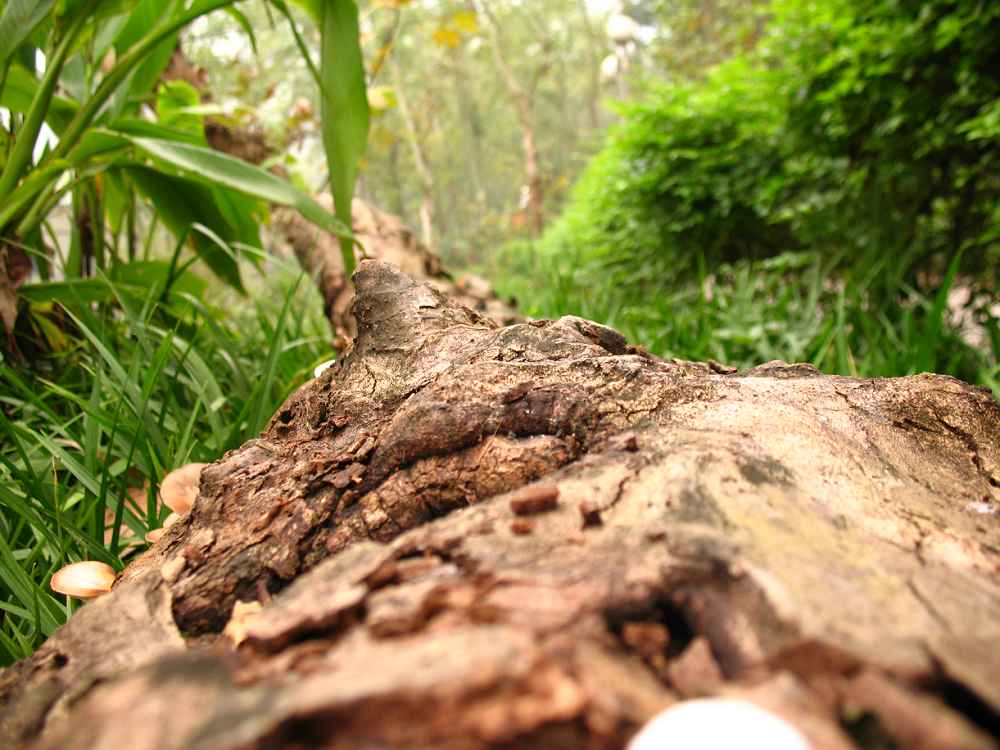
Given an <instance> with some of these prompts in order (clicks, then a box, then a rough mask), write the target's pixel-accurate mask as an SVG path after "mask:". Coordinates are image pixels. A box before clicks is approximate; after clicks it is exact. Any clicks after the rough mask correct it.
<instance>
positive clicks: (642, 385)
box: [0, 261, 1000, 750]
mask: <svg viewBox="0 0 1000 750" xmlns="http://www.w3.org/2000/svg"><path fill="white" fill-rule="evenodd" d="M356 285H357V299H356V301H355V303H354V314H355V317H356V319H357V321H358V336H357V339H356V340H355V343H354V345H353V348H352V349H351V350H350V351H349V352H348V353H347V354H346V355H345V356H344V357H343V358H342V359H341V360H339V362H338V363H337V364H336V365H335V366H334V367H333V368H331V369H330V370H328V371H327V372H326V373H324V374H323V375H322V376H321V377H320V378H318V379H316V380H314V381H311V382H309V383H307V384H306V385H304V386H303V387H302V388H301V389H299V390H298V391H297V392H296V393H295V394H293V395H292V396H291V397H290V398H289V399H288V401H287V402H286V403H285V404H284V405H283V406H282V408H281V409H280V410H279V411H278V412H277V414H275V416H274V418H273V419H272V421H271V422H270V424H269V426H268V427H267V429H266V430H265V431H264V432H263V434H262V435H261V436H260V437H259V438H258V439H255V440H252V441H250V442H249V443H247V444H246V445H244V446H243V447H241V448H239V449H238V450H235V451H232V452H230V453H229V454H227V455H226V456H225V457H224V458H223V459H222V460H220V461H218V462H217V463H215V464H213V465H211V466H210V467H208V468H207V469H205V471H204V472H203V474H202V479H201V486H200V492H199V496H198V499H197V501H196V503H195V505H194V508H193V510H192V512H191V513H190V515H188V516H187V517H186V518H185V519H184V520H183V521H182V522H180V523H178V524H176V525H174V526H172V527H170V528H169V529H168V530H167V532H166V534H165V535H164V536H163V538H162V539H161V540H160V541H159V542H158V543H157V544H156V545H154V546H153V547H152V548H151V549H150V550H149V551H148V552H146V553H145V554H144V555H143V556H142V557H141V558H140V559H138V560H137V561H135V562H134V563H133V564H132V565H131V566H129V568H128V569H126V571H125V572H124V573H123V574H122V575H121V576H120V578H119V580H118V581H117V583H116V585H115V588H114V590H113V591H111V592H110V593H109V594H107V595H105V596H103V597H102V598H100V599H97V600H96V601H94V602H93V603H90V604H87V605H86V606H84V607H83V608H82V609H81V610H80V611H79V612H77V613H76V614H75V615H74V616H73V617H72V618H71V620H70V621H69V623H68V624H67V625H66V626H64V627H63V628H62V629H61V630H59V631H58V632H57V633H56V634H55V635H54V636H53V637H52V638H50V639H49V640H48V641H47V642H46V644H45V645H44V646H43V647H42V648H41V649H40V650H39V651H38V652H37V653H36V654H35V655H34V656H32V657H31V658H30V659H27V660H25V661H22V662H20V663H18V664H16V665H14V666H13V667H11V668H9V669H7V670H6V671H5V672H4V673H2V675H0V746H2V747H32V748H69V749H72V748H87V749H88V750H93V749H95V748H105V747H107V748H117V747H127V748H130V750H143V749H144V748H157V749H167V748H185V749H189V750H197V749H207V748H213V749H215V748H219V749H222V750H230V749H233V750H235V749H236V748H299V747H309V748H313V747H323V748H386V747H391V748H414V749H415V748H431V747H433V748H455V749H458V748H463V749H464V748H469V749H473V748H595V749H596V748H620V747H622V746H624V744H625V743H626V742H627V740H628V738H629V737H630V736H631V735H632V734H633V733H634V732H635V731H636V730H637V729H638V728H639V727H640V726H641V725H642V724H643V723H644V722H646V721H647V720H648V719H649V718H650V717H651V716H653V715H654V714H655V713H656V712H657V711H659V710H660V709H662V708H664V707H665V706H668V705H670V704H671V703H673V702H675V701H678V700H680V699H683V698H688V697H693V696H700V695H736V696H742V697H744V698H746V699H748V700H750V701H752V702H754V703H757V704H758V705H760V706H763V707H765V708H767V709H768V710H770V711H772V712H774V713H776V714H778V715H779V716H782V717H783V718H785V719H786V720H787V721H790V722H791V723H792V724H794V725H795V726H796V727H798V728H799V730H800V731H801V732H802V733H803V734H804V736H806V737H807V738H808V740H809V741H810V743H811V744H812V745H813V747H815V748H820V749H826V748H831V749H832V748H848V747H854V746H858V745H860V746H871V747H886V746H888V745H887V744H886V743H887V742H890V743H892V744H894V745H895V746H897V747H904V748H910V747H912V748H980V747H982V748H988V747H995V746H996V742H995V735H996V733H997V731H998V727H1000V721H998V716H1000V680H998V676H1000V649H998V648H997V644H998V643H1000V584H998V577H997V572H998V566H1000V515H998V512H997V511H998V508H1000V408H998V405H997V403H996V402H995V401H994V400H993V398H992V397H991V395H990V394H989V393H988V392H987V391H985V390H982V389H977V388H973V387H971V386H968V385H965V384H963V383H961V382H959V381H956V380H954V379H951V378H947V377H943V376H934V375H921V376H916V377H908V378H898V379H891V380H860V379H852V378H844V377H832V376H825V375H822V374H820V373H819V372H818V371H816V370H815V369H814V368H812V367H811V366H808V365H788V364H785V363H769V364H767V365H763V366H760V367H757V368H754V369H752V370H750V371H748V372H742V373H741V372H736V371H734V370H731V369H728V368H725V367H721V366H718V365H714V364H713V365H705V364H696V363H690V362H681V361H663V360H660V359H657V358H654V357H651V356H648V355H646V354H644V353H643V352H642V351H641V350H639V349H636V348H634V347H631V346H629V345H628V344H627V343H626V342H625V340H624V339H623V338H622V337H621V335H620V334H618V333H617V332H615V331H613V330H611V329H609V328H606V327H603V326H600V325H598V324H595V323H592V322H589V321H586V320H583V319H579V318H572V317H567V318H562V319H560V320H558V321H554V322H553V321H536V322H532V323H524V324H517V325H511V326H507V327H501V326H499V325H497V324H496V323H494V322H492V321H490V320H489V319H487V318H485V317H483V316H481V315H480V314H478V313H476V312H475V311H472V310H470V309H468V308H464V307H461V306H458V305H456V304H455V303H453V302H451V301H449V300H448V299H446V298H445V297H443V296H442V295H440V294H439V293H437V292H436V291H434V290H433V289H431V288H430V287H428V286H426V285H425V284H419V283H415V282H413V281H411V280H410V279H409V278H408V277H406V276H404V275H403V274H401V273H399V272H398V271H396V270H395V269H394V268H393V267H391V266H389V265H388V264H383V263H378V262H374V261H366V262H363V263H362V264H361V266H360V268H359V271H358V273H357V276H356Z"/></svg>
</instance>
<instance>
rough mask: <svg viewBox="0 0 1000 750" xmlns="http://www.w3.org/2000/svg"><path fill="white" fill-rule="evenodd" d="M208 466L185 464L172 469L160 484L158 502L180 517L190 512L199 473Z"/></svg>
mask: <svg viewBox="0 0 1000 750" xmlns="http://www.w3.org/2000/svg"><path fill="white" fill-rule="evenodd" d="M206 466H208V464H197V463H195V464H185V465H184V466H182V467H180V468H179V469H174V470H173V471H171V472H170V473H169V474H167V475H166V476H165V477H163V481H162V482H160V500H161V501H162V502H163V504H164V505H166V506H167V507H168V508H170V510H172V511H174V513H177V514H178V515H181V516H186V515H187V514H188V513H190V512H191V507H192V506H193V505H194V501H195V498H197V497H198V483H199V482H200V481H201V471H202V469H204V468H205V467H206Z"/></svg>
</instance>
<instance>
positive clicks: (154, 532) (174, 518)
mask: <svg viewBox="0 0 1000 750" xmlns="http://www.w3.org/2000/svg"><path fill="white" fill-rule="evenodd" d="M180 520H181V515H180V514H179V513H171V514H170V515H169V516H167V517H166V518H165V519H163V526H162V527H160V528H158V529H150V530H149V531H147V532H146V541H147V542H149V543H150V544H156V543H157V542H158V541H160V539H162V538H163V535H164V534H166V533H167V529H169V528H170V527H171V526H173V525H174V524H175V523H177V522H178V521H180Z"/></svg>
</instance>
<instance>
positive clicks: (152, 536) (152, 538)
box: [145, 528, 167, 544]
mask: <svg viewBox="0 0 1000 750" xmlns="http://www.w3.org/2000/svg"><path fill="white" fill-rule="evenodd" d="M166 533H167V530H166V529H165V528H159V529H150V530H149V531H147V532H146V537H145V538H146V541H147V542H149V543H150V544H156V543H157V542H158V541H160V539H162V538H163V535H164V534H166Z"/></svg>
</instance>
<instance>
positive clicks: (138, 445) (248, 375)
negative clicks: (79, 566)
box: [0, 261, 331, 664]
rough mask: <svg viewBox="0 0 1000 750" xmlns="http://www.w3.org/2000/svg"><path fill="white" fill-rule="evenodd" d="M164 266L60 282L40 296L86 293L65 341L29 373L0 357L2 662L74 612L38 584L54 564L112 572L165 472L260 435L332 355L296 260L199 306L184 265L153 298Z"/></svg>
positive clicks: (160, 513)
mask: <svg viewBox="0 0 1000 750" xmlns="http://www.w3.org/2000/svg"><path fill="white" fill-rule="evenodd" d="M134 270H136V269H133V271H134ZM163 270H164V269H163V268H148V269H147V273H146V274H145V275H143V274H133V275H131V276H129V277H127V278H119V279H110V278H94V279H88V280H81V281H78V282H76V284H75V285H73V286H68V287H67V286H65V285H63V286H62V287H61V288H60V289H59V290H57V291H58V295H56V290H54V291H53V296H58V297H59V298H60V299H65V298H66V297H69V296H72V295H75V294H77V293H80V294H81V295H82V294H84V293H86V295H87V296H85V297H83V296H82V297H81V298H80V299H79V300H78V301H79V302H82V301H84V300H87V301H89V302H93V303H98V304H97V305H96V306H91V305H82V306H79V307H77V308H76V309H77V310H78V314H77V315H71V316H69V319H68V322H69V324H70V326H71V329H72V334H73V335H72V336H64V337H63V339H62V341H63V343H64V345H65V347H64V348H62V349H61V350H57V351H53V352H52V353H50V354H47V355H44V356H40V357H39V358H37V359H36V361H35V362H34V367H32V368H30V369H29V368H25V367H24V366H23V363H21V362H18V361H17V360H16V359H11V358H9V357H7V358H5V359H0V394H2V395H0V664H4V663H9V662H11V661H12V660H14V659H17V658H21V657H23V656H26V655H28V654H30V653H31V651H32V650H33V649H34V648H35V647H36V646H37V645H38V644H39V643H40V642H41V641H42V640H43V639H44V637H45V636H47V635H49V634H51V633H52V632H53V630H54V629H55V628H56V627H58V625H60V624H61V623H62V622H64V621H65V619H66V617H67V615H68V614H69V612H70V611H71V609H72V605H71V604H69V603H68V602H67V600H65V599H64V598H63V597H59V596H56V595H54V594H53V593H52V592H51V591H50V590H49V589H48V587H47V582H48V578H49V577H50V576H51V574H52V573H53V572H54V571H55V570H57V569H58V568H59V567H61V566H62V565H64V564H66V563H68V562H73V561H76V560H79V559H96V560H103V561H105V562H108V563H110V564H112V565H114V566H115V567H116V568H118V569H120V568H121V567H123V566H124V564H125V562H126V561H127V559H128V557H129V555H131V554H134V553H135V552H136V550H138V549H142V548H143V547H144V546H145V543H144V542H143V541H142V540H143V536H144V534H145V532H146V531H148V530H150V529H153V528H157V527H159V526H161V525H162V521H163V518H164V516H165V515H166V512H167V511H166V510H165V509H164V508H162V507H160V506H159V505H158V504H157V503H156V493H157V489H158V484H159V481H160V480H161V479H162V478H163V476H164V474H165V473H166V472H168V471H170V470H171V469H174V468H177V467H178V466H180V465H182V464H184V463H187V462H190V461H214V460H216V459H217V458H219V457H221V456H222V454H223V453H224V452H225V451H227V450H229V449H232V448H235V447H237V446H239V445H241V444H242V443H243V442H245V441H246V440H248V439H250V438H252V437H254V436H256V435H257V434H259V432H260V430H261V429H262V428H263V427H264V426H265V424H266V423H267V420H268V419H269V418H270V416H271V414H273V413H274V411H275V410H276V409H277V407H278V406H279V405H280V404H281V403H282V401H284V399H285V398H286V397H287V396H288V394H289V393H290V392H291V390H292V389H293V388H294V387H296V386H297V385H299V384H301V383H302V382H304V381H305V380H306V379H308V378H309V377H311V373H312V369H313V367H315V366H316V365H317V364H318V363H319V362H321V361H323V360H325V359H328V358H329V357H330V356H331V350H330V348H329V344H328V343H327V341H328V338H329V327H328V323H327V321H326V320H325V319H324V318H323V315H322V301H321V300H320V299H319V295H318V293H317V292H316V290H315V288H314V287H313V285H312V284H311V283H310V282H309V281H308V280H306V279H303V278H301V276H300V275H299V273H298V272H297V271H296V270H295V269H292V268H290V267H285V266H283V265H280V264H276V263H275V262H274V261H269V262H268V268H267V274H266V275H264V276H262V277H261V278H260V279H259V280H257V279H255V278H254V274H252V273H251V274H249V276H250V282H251V292H252V299H253V300H254V303H253V305H250V306H247V305H246V304H244V305H242V306H237V307H235V308H234V307H233V306H232V305H231V302H232V300H227V299H226V296H227V295H225V294H223V295H221V297H220V296H218V295H216V298H217V299H218V306H210V305H207V304H205V303H203V302H201V301H200V300H201V297H202V296H203V293H204V282H200V284H199V281H198V279H197V277H194V276H193V275H190V274H185V273H183V272H181V273H179V274H177V276H176V282H175V283H174V285H173V286H172V288H171V289H170V290H167V291H166V292H164V290H163V289H162V288H161V287H159V286H157V285H156V284H154V285H152V286H151V287H150V286H144V282H145V281H146V280H148V279H149V278H153V279H159V278H162V276H163ZM244 275H247V274H246V269H244ZM265 279H266V280H265ZM84 284H87V285H88V286H86V287H85V286H84ZM293 302H294V304H293ZM32 304H33V305H35V306H36V307H37V306H42V307H43V308H45V309H47V310H48V311H49V312H48V314H47V315H44V316H40V317H41V319H42V320H49V321H52V320H53V319H56V318H59V317H66V314H60V313H59V312H58V311H57V310H54V309H53V308H52V305H51V303H47V302H42V303H36V302H35V301H34V299H33V300H32ZM229 309H233V310H235V312H224V311H223V310H229ZM109 310H116V311H118V312H117V313H116V314H114V315H107V314H105V313H106V312H107V311H109ZM36 312H37V311H36ZM56 330H57V332H58V329H56ZM49 349H50V350H51V347H49Z"/></svg>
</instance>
